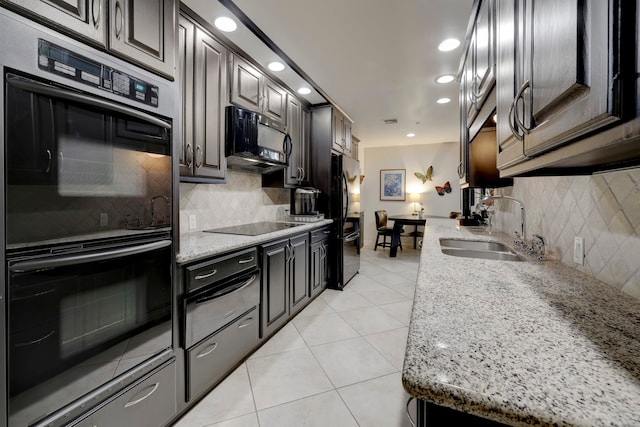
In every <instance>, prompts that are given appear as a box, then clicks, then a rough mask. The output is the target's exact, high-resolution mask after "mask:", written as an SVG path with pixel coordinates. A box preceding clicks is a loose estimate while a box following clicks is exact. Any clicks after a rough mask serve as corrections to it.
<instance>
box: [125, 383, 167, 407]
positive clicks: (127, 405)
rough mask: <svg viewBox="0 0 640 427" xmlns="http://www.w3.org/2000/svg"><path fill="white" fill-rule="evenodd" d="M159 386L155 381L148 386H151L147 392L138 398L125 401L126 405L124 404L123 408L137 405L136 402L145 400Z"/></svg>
mask: <svg viewBox="0 0 640 427" xmlns="http://www.w3.org/2000/svg"><path fill="white" fill-rule="evenodd" d="M159 386H160V383H155V384H154V385H152V386H150V387H148V388H151V390H150V391H149V393H147V394H145V395H144V396H142V397H141V398H139V399H136V400H131V401H129V402H127V404H126V405H124V407H125V408H130V407H132V406H134V405H137V404H138V403H140V402H142V401H143V400H145V399H146V398H147V397H149V396H151V395H152V394H153V393H155V391H156V390H157V389H158V387H159Z"/></svg>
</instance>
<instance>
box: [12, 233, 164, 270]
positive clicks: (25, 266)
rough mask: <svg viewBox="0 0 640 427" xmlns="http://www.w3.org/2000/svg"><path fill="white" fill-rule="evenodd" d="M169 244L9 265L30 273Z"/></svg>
mask: <svg viewBox="0 0 640 427" xmlns="http://www.w3.org/2000/svg"><path fill="white" fill-rule="evenodd" d="M167 246H171V240H160V241H157V242H152V243H145V244H143V245H137V246H128V247H126V248H118V249H112V250H107V251H102V252H94V253H90V254H80V255H65V256H56V257H51V258H44V259H34V260H28V261H19V262H16V263H14V264H11V265H10V266H9V270H10V271H12V272H14V273H28V272H31V271H39V270H48V269H51V268H57V267H65V266H68V265H77V264H86V263H88V262H98V261H107V260H110V259H113V258H119V257H123V256H129V255H137V254H142V253H145V252H151V251H155V250H157V249H162V248H166V247H167Z"/></svg>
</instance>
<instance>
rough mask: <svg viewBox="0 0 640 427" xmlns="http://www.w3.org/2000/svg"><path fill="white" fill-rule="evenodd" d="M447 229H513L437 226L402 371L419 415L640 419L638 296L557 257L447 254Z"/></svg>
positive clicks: (473, 232)
mask: <svg viewBox="0 0 640 427" xmlns="http://www.w3.org/2000/svg"><path fill="white" fill-rule="evenodd" d="M444 237H446V238H458V239H477V240H502V241H505V238H506V237H507V236H505V235H503V234H498V235H495V234H494V235H492V234H489V233H488V232H487V231H486V230H482V231H480V230H479V229H477V228H475V229H474V228H471V229H465V228H464V227H460V228H456V226H455V222H454V221H452V220H437V219H430V220H429V221H428V223H427V227H426V230H425V237H424V240H423V250H422V255H421V261H420V269H419V272H418V279H417V285H416V291H415V299H414V305H413V311H412V315H411V325H410V328H409V337H408V342H407V349H406V355H405V362H404V370H403V378H402V380H403V385H404V388H405V390H406V391H407V392H408V393H409V394H410V395H411V396H413V397H415V398H416V399H419V401H420V405H419V407H420V408H419V412H420V409H424V408H425V407H426V405H431V404H433V405H437V406H439V407H445V408H450V409H453V410H455V411H460V412H465V413H467V414H473V415H475V416H479V417H483V418H486V419H490V420H493V421H496V422H500V423H505V424H508V425H612V426H613V425H618V426H621V425H639V424H640V315H639V313H640V302H639V301H638V300H637V299H635V298H631V297H629V296H627V295H625V294H623V293H622V292H620V291H618V290H616V289H614V288H612V287H610V286H609V285H606V284H604V283H602V282H599V281H597V280H596V279H593V278H591V277H590V276H587V275H584V274H582V273H580V272H577V271H575V270H574V269H570V268H569V267H567V266H565V265H563V264H561V263H559V262H557V261H554V260H544V261H536V260H527V261H523V262H514V261H493V260H484V259H474V258H461V257H455V256H449V255H445V254H443V253H442V252H441V250H440V238H444ZM506 243H508V244H510V243H511V242H508V241H506ZM425 403H426V405H425ZM425 412H426V411H425ZM419 418H420V415H419Z"/></svg>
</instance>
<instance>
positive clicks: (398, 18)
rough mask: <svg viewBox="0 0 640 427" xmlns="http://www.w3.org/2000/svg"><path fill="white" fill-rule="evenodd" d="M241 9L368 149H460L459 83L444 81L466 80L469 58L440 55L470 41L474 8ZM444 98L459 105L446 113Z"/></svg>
mask: <svg viewBox="0 0 640 427" xmlns="http://www.w3.org/2000/svg"><path fill="white" fill-rule="evenodd" d="M186 3H187V5H188V6H190V7H191V8H192V9H194V10H195V11H196V12H198V14H200V15H201V16H203V18H205V19H207V20H211V19H212V18H214V17H215V15H216V13H218V12H214V11H209V10H208V8H210V7H211V8H216V7H219V3H218V2H216V1H211V0H209V1H204V0H186ZM234 3H235V4H236V5H237V6H238V7H239V8H240V9H241V10H242V11H243V12H244V13H245V14H246V15H247V16H248V17H249V18H250V19H251V20H252V21H253V22H254V23H255V24H256V25H257V26H258V27H259V28H260V29H261V30H262V31H263V32H264V33H265V34H266V35H267V36H268V37H269V38H270V39H271V40H272V41H273V42H275V44H276V45H277V46H278V47H279V48H280V49H281V50H282V51H283V52H285V54H286V55H287V56H288V57H289V58H290V59H291V60H292V61H293V62H295V64H297V65H298V66H299V67H300V68H301V69H302V70H303V71H304V73H306V74H307V75H308V76H309V77H310V78H311V79H312V80H313V82H314V83H315V84H316V85H317V86H319V88H321V89H322V91H324V92H325V93H326V94H327V95H328V97H330V98H331V100H332V101H333V102H334V103H336V104H337V105H338V106H339V107H340V108H341V109H342V110H343V111H344V112H345V113H346V114H347V115H349V116H350V117H351V119H353V120H354V127H353V134H354V135H356V136H357V137H358V138H359V139H360V140H361V145H362V146H365V147H371V146H390V145H391V146H393V145H409V144H432V143H441V142H451V141H458V140H459V124H458V123H459V120H458V117H459V113H458V89H459V86H458V83H457V82H453V83H449V84H446V85H441V84H438V83H436V82H435V78H436V77H437V76H439V75H441V74H445V73H452V74H456V73H457V71H458V66H459V63H460V57H461V53H462V52H461V50H462V49H461V48H460V47H459V48H457V49H455V50H453V51H451V52H440V51H438V48H437V47H438V44H439V43H440V42H441V41H442V40H444V39H446V38H450V37H455V38H458V39H460V40H461V41H462V40H463V39H464V36H465V31H466V28H467V22H468V20H469V16H470V14H471V7H472V3H473V0H439V1H436V0H400V1H388V0H347V1H345V0H322V1H311V0H261V1H256V0H234ZM282 80H283V81H285V82H286V81H287V80H286V79H284V78H282ZM296 84H297V83H296ZM293 89H295V88H293ZM441 97H448V98H451V100H452V101H451V103H449V104H445V105H440V104H437V103H436V99H437V98H441ZM314 99H317V97H316V98H314ZM385 119H397V120H398V123H397V124H395V125H386V124H384V120H385ZM408 132H414V133H415V134H416V136H415V137H414V138H407V137H406V136H405V135H406V134H407V133H408Z"/></svg>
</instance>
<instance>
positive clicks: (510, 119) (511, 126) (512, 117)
mask: <svg viewBox="0 0 640 427" xmlns="http://www.w3.org/2000/svg"><path fill="white" fill-rule="evenodd" d="M516 102H518V98H513V100H512V101H511V106H510V107H509V114H508V115H507V121H508V122H509V129H511V133H512V134H513V135H514V136H515V137H516V139H517V140H518V141H522V140H523V139H524V136H523V135H520V132H519V131H518V129H516V125H515V120H516V118H515V115H514V110H515V108H516Z"/></svg>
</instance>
